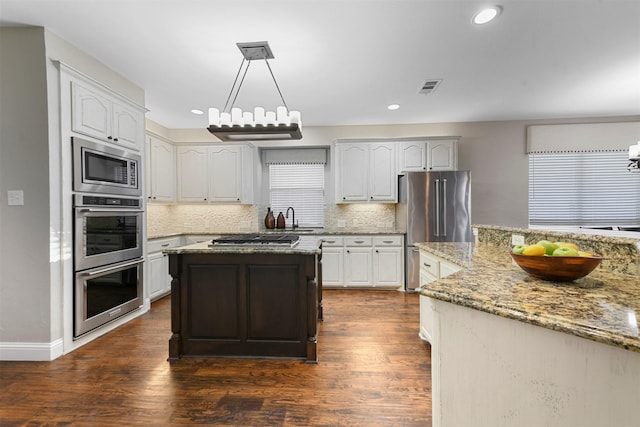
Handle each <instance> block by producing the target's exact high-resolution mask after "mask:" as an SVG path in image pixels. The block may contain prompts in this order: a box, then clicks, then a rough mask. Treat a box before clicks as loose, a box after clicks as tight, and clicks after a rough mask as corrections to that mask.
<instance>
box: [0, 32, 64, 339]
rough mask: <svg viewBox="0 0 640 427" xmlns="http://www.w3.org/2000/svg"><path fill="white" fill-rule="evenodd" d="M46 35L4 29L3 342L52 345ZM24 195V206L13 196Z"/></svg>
mask: <svg viewBox="0 0 640 427" xmlns="http://www.w3.org/2000/svg"><path fill="white" fill-rule="evenodd" d="M45 68H46V62H45V41H44V31H43V29H41V28H40V29H26V28H12V29H0V93H1V94H0V143H1V145H0V250H1V251H2V256H0V341H3V342H12V341H27V342H29V341H34V342H49V341H50V340H51V334H50V327H51V307H50V303H49V301H50V299H51V289H50V286H49V283H50V278H49V163H48V159H49V152H48V147H49V143H48V141H49V137H48V113H47V80H46V71H45ZM8 190H23V191H24V206H8V205H7V191H8Z"/></svg>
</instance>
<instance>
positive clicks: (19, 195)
mask: <svg viewBox="0 0 640 427" xmlns="http://www.w3.org/2000/svg"><path fill="white" fill-rule="evenodd" d="M7 203H8V205H9V206H23V205H24V192H23V191H22V190H9V191H7Z"/></svg>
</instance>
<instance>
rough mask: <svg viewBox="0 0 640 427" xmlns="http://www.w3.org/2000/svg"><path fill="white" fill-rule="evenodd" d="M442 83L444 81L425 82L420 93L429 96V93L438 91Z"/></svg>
mask: <svg viewBox="0 0 640 427" xmlns="http://www.w3.org/2000/svg"><path fill="white" fill-rule="evenodd" d="M441 82H442V79H428V80H425V81H424V83H422V86H421V88H420V91H419V92H418V93H421V94H423V95H427V94H429V93H432V92H433V91H434V90H436V88H437V87H438V86H440V83H441Z"/></svg>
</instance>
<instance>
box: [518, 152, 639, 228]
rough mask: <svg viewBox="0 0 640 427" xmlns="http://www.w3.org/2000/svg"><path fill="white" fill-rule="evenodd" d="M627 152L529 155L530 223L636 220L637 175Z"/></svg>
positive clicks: (597, 223)
mask: <svg viewBox="0 0 640 427" xmlns="http://www.w3.org/2000/svg"><path fill="white" fill-rule="evenodd" d="M627 163H629V159H628V155H627V153H626V152H597V153H540V154H530V155H529V224H530V225H571V226H610V225H613V226H616V225H633V226H637V225H639V224H640V174H634V173H630V172H629V171H627Z"/></svg>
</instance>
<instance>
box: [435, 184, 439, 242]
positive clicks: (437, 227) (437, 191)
mask: <svg viewBox="0 0 640 427" xmlns="http://www.w3.org/2000/svg"><path fill="white" fill-rule="evenodd" d="M434 184H435V187H436V194H435V199H436V237H440V180H439V179H436V180H435V183H434Z"/></svg>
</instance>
